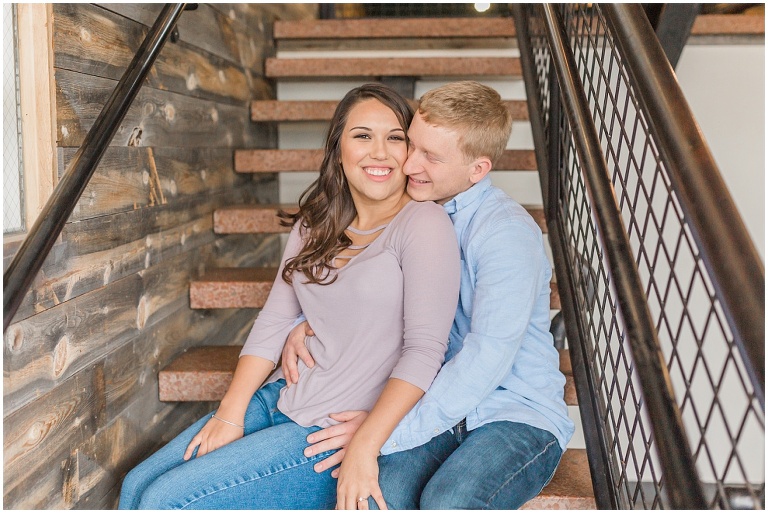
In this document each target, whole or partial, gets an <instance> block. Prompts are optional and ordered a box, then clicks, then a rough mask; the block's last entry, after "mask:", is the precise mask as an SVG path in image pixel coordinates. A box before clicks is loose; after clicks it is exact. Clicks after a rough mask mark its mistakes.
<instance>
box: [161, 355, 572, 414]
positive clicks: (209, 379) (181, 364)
mask: <svg viewBox="0 0 768 513" xmlns="http://www.w3.org/2000/svg"><path fill="white" fill-rule="evenodd" d="M240 349H241V346H201V347H194V348H191V349H189V350H187V351H185V352H184V353H182V354H181V355H179V356H178V357H177V358H176V359H175V360H174V361H173V362H171V363H170V364H169V365H168V366H167V367H165V368H164V369H163V370H161V371H160V373H159V377H158V379H159V390H160V400H161V401H168V402H175V401H220V400H221V398H222V397H224V393H225V392H226V391H227V387H228V386H229V384H230V383H231V382H232V375H233V374H234V372H235V367H236V366H237V359H238V357H239V354H240ZM563 351H564V352H565V354H566V355H567V353H568V351H567V350H561V351H560V354H561V358H560V361H561V364H562V362H563V358H564V357H563V356H562V354H563ZM566 359H567V358H566ZM568 366H569V367H570V362H569V363H568ZM561 370H562V371H563V374H565V376H566V384H565V391H564V394H565V395H564V397H565V400H566V404H569V405H576V404H577V403H576V402H575V399H576V390H575V387H574V385H573V378H572V376H571V374H570V373H567V372H566V371H565V370H564V369H562V367H561Z"/></svg>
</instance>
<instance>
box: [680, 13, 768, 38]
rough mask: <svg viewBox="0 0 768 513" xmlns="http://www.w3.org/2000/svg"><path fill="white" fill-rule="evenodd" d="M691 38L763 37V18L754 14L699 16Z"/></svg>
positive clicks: (692, 28)
mask: <svg viewBox="0 0 768 513" xmlns="http://www.w3.org/2000/svg"><path fill="white" fill-rule="evenodd" d="M691 35H692V36H712V35H717V36H736V35H740V36H741V35H765V17H764V16H761V15H755V14H700V15H699V16H697V17H696V20H695V21H694V22H693V26H692V27H691Z"/></svg>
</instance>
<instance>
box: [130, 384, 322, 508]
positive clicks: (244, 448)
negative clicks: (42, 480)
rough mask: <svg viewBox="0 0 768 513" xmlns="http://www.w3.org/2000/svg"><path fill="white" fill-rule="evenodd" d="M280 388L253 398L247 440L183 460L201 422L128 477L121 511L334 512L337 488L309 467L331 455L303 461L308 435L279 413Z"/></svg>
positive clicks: (270, 386)
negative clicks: (294, 510)
mask: <svg viewBox="0 0 768 513" xmlns="http://www.w3.org/2000/svg"><path fill="white" fill-rule="evenodd" d="M283 386H285V381H284V380H279V381H277V382H274V383H269V384H267V385H265V386H263V387H262V388H261V389H260V390H259V391H258V392H257V393H256V394H254V396H253V399H252V400H251V403H250V404H249V406H248V410H247V411H246V414H245V436H244V437H243V438H241V439H239V440H236V441H234V442H232V443H230V444H227V445H225V446H224V447H221V448H219V449H217V450H215V451H213V452H210V453H208V454H206V455H204V456H201V457H200V458H197V457H196V456H197V453H195V454H194V455H193V456H192V458H190V460H189V461H184V459H183V455H184V451H185V450H186V448H187V446H188V445H189V443H190V441H191V440H192V438H193V437H194V436H195V435H196V434H197V433H198V432H199V431H200V429H202V427H203V426H204V425H205V423H206V422H208V420H209V419H210V418H211V414H208V415H206V416H205V417H203V418H202V419H200V420H199V421H197V422H196V423H195V424H193V425H192V426H190V427H189V428H187V429H186V430H185V431H184V432H182V433H181V434H180V435H178V436H177V437H176V438H174V439H173V440H171V441H170V442H169V443H168V444H167V445H166V446H165V447H163V448H162V449H160V450H159V451H157V452H156V453H155V454H153V455H152V456H150V457H149V458H148V459H147V460H146V461H144V462H143V463H141V464H140V465H139V466H137V467H136V468H134V469H133V470H132V471H130V472H129V473H128V475H127V476H126V477H125V480H124V481H123V487H122V490H121V492H120V506H119V508H120V509H185V508H189V509H333V507H334V505H335V504H336V480H335V479H333V478H332V477H331V470H326V471H324V472H322V473H320V474H318V473H316V472H315V471H314V469H313V465H314V464H315V463H316V462H318V461H320V460H322V459H324V458H326V457H328V456H330V455H331V454H332V453H333V451H330V452H325V453H321V454H318V455H316V456H313V457H311V458H307V457H305V456H304V449H305V448H306V447H307V446H308V445H309V444H307V435H308V434H310V433H312V432H314V431H317V430H318V429H319V428H317V427H310V428H305V427H301V426H299V425H298V424H296V423H295V422H293V421H291V420H290V419H289V418H288V417H286V416H285V415H283V414H282V413H281V412H280V411H279V410H278V409H277V399H278V396H279V392H280V389H281V388H282V387H283Z"/></svg>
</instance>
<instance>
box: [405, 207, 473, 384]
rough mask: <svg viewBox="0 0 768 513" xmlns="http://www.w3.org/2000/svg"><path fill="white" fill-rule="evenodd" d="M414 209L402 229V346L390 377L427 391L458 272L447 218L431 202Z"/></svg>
mask: <svg viewBox="0 0 768 513" xmlns="http://www.w3.org/2000/svg"><path fill="white" fill-rule="evenodd" d="M418 207H420V208H418V209H416V210H415V212H414V215H413V216H411V217H410V218H409V219H408V220H407V221H406V223H405V229H404V230H403V237H402V243H401V249H400V265H401V268H402V272H403V283H404V285H403V287H404V290H403V316H404V317H403V326H404V331H403V349H402V354H401V356H400V359H399V361H398V363H397V365H396V366H395V368H394V369H393V371H392V373H391V375H390V377H392V378H398V379H402V380H404V381H407V382H408V383H411V384H412V385H414V386H417V387H419V388H421V389H422V390H425V391H426V390H427V389H428V388H429V386H430V384H431V383H432V380H433V379H434V377H435V375H436V374H437V372H438V371H439V370H440V366H441V365H442V363H443V360H444V359H445V352H446V349H447V346H448V335H449V333H450V330H451V325H452V324H453V318H454V315H455V313H456V305H457V303H458V295H459V283H460V278H461V273H460V267H459V261H460V260H459V245H458V241H457V240H456V234H455V232H454V230H453V224H452V223H451V220H450V218H449V217H448V216H447V215H446V213H445V211H444V210H443V208H442V207H440V206H438V205H436V204H434V203H424V204H419V205H418Z"/></svg>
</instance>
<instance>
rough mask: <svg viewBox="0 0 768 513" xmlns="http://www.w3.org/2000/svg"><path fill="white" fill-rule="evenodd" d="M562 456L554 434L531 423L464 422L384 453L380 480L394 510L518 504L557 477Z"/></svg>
mask: <svg viewBox="0 0 768 513" xmlns="http://www.w3.org/2000/svg"><path fill="white" fill-rule="evenodd" d="M561 456H562V450H561V449H560V445H559V444H558V442H557V439H556V438H555V436H554V435H552V434H551V433H549V432H547V431H544V430H541V429H537V428H534V427H531V426H529V425H527V424H520V423H515V422H503V421H499V422H491V423H489V424H485V425H484V426H481V427H479V428H477V429H475V430H473V431H469V432H467V431H466V428H464V427H463V425H459V426H457V427H456V428H454V429H453V430H449V431H446V432H444V433H443V434H441V435H438V436H436V437H435V438H433V439H432V440H430V441H429V442H427V443H426V444H424V445H422V446H419V447H416V448H414V449H411V450H408V451H402V452H397V453H394V454H389V455H387V456H380V457H379V484H380V486H381V490H382V493H383V494H384V500H385V501H386V502H387V507H388V508H389V509H517V508H519V507H520V506H522V505H523V504H525V503H526V502H527V501H529V500H530V499H532V498H534V497H535V496H537V495H538V494H539V492H541V489H542V488H544V486H545V485H546V484H547V483H548V482H549V481H550V479H552V476H553V475H554V473H555V469H556V468H557V465H558V463H560V457H561ZM368 505H369V507H370V508H371V509H377V507H376V503H375V502H374V501H373V500H372V499H369V500H368Z"/></svg>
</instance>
